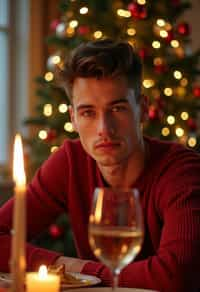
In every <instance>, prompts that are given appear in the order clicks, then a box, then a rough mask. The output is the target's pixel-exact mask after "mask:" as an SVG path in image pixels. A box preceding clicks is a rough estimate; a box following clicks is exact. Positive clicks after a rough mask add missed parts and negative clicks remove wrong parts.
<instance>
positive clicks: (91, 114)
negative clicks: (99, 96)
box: [80, 109, 95, 118]
mask: <svg viewBox="0 0 200 292" xmlns="http://www.w3.org/2000/svg"><path fill="white" fill-rule="evenodd" d="M80 115H81V116H82V117H86V118H87V117H94V116H95V111H94V110H91V109H88V110H84V111H82V112H81V113H80Z"/></svg>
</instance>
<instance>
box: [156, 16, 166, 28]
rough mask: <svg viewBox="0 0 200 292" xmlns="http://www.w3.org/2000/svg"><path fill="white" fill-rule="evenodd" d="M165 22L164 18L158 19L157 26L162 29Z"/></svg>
mask: <svg viewBox="0 0 200 292" xmlns="http://www.w3.org/2000/svg"><path fill="white" fill-rule="evenodd" d="M165 23H166V22H165V20H164V19H162V18H159V19H157V21H156V24H157V25H158V26H160V27H162V26H165Z"/></svg>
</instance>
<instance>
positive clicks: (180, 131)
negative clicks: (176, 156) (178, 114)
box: [175, 127, 184, 137]
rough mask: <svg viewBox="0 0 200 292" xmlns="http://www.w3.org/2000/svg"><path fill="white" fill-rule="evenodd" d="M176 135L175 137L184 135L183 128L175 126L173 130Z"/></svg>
mask: <svg viewBox="0 0 200 292" xmlns="http://www.w3.org/2000/svg"><path fill="white" fill-rule="evenodd" d="M175 133H176V136H177V137H182V136H183V135H184V130H183V128H181V127H178V128H176V130H175Z"/></svg>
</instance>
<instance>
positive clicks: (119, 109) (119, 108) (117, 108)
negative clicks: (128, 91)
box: [112, 105, 127, 112]
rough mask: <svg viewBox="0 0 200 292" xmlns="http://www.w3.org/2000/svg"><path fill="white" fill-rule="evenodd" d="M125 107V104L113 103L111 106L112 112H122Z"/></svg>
mask: <svg viewBox="0 0 200 292" xmlns="http://www.w3.org/2000/svg"><path fill="white" fill-rule="evenodd" d="M126 109H127V108H126V106H125V105H115V106H113V107H112V112H123V111H126Z"/></svg>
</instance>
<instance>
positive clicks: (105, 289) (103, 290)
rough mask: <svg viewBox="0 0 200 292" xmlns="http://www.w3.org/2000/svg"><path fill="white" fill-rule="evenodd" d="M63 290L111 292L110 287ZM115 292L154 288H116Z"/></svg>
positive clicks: (138, 291)
mask: <svg viewBox="0 0 200 292" xmlns="http://www.w3.org/2000/svg"><path fill="white" fill-rule="evenodd" d="M63 292H112V290H111V287H95V288H90V289H88V288H85V289H84V288H81V289H67V290H63ZM116 292H156V291H155V290H147V289H137V288H124V287H118V288H116Z"/></svg>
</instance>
